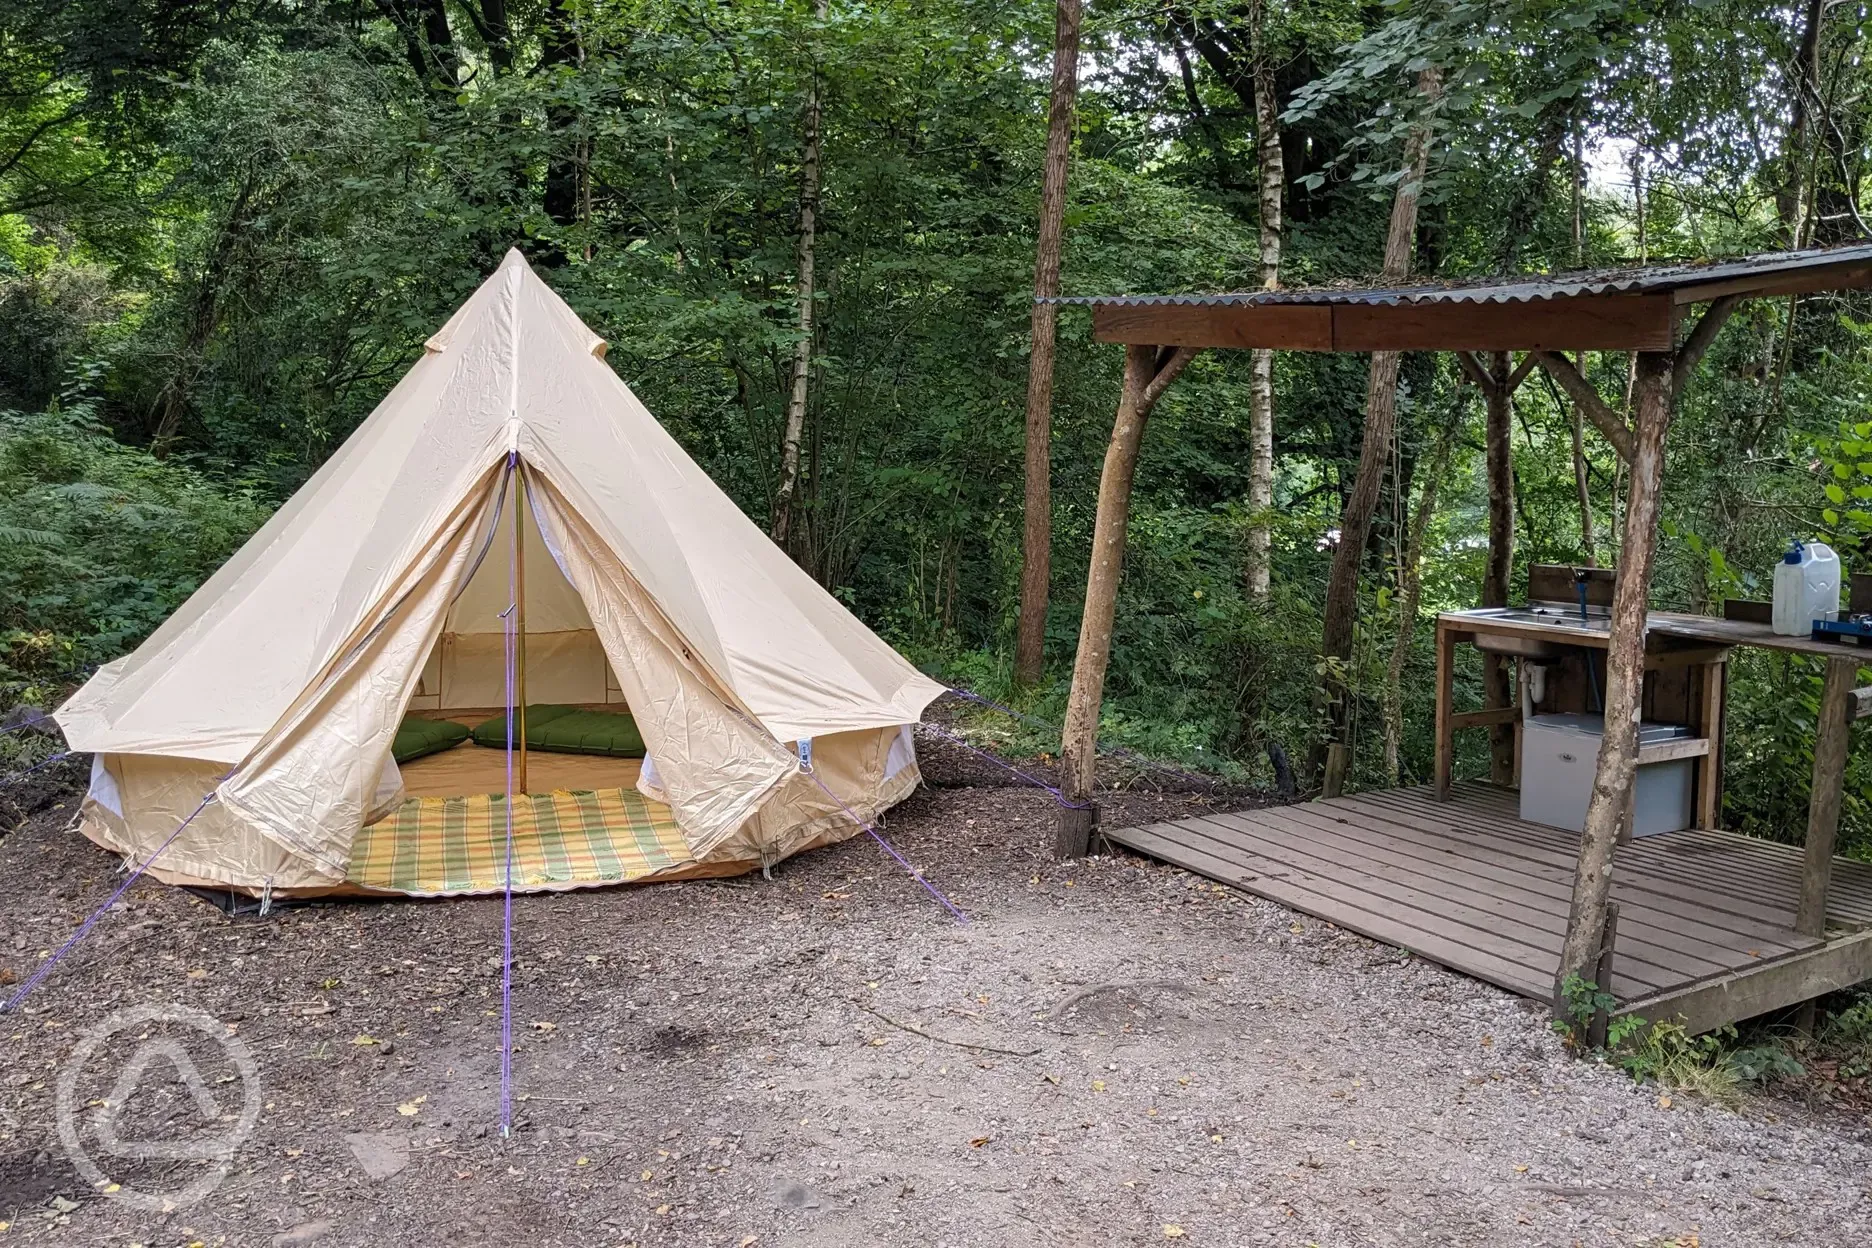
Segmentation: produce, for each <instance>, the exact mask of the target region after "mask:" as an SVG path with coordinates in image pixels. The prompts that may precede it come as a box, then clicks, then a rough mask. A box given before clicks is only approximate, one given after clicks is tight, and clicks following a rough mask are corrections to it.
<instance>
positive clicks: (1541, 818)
mask: <svg viewBox="0 0 1872 1248" xmlns="http://www.w3.org/2000/svg"><path fill="white" fill-rule="evenodd" d="M1604 735H1605V718H1604V716H1601V715H1575V714H1567V715H1535V716H1532V717H1530V718H1528V719H1525V720H1523V721H1522V723H1521V817H1522V818H1523V819H1525V820H1527V821H1528V822H1529V823H1544V824H1546V825H1547V826H1548V827H1552V828H1565V829H1567V830H1568V831H1569V832H1578V831H1580V830H1581V829H1582V828H1584V827H1585V826H1586V804H1587V803H1588V802H1589V801H1591V800H1592V784H1593V773H1594V772H1595V771H1597V770H1598V767H1599V742H1600V739H1601V738H1602V737H1603V736H1604ZM1689 735H1690V730H1689V729H1688V728H1685V727H1683V726H1682V725H1681V724H1640V725H1639V726H1638V743H1639V744H1640V745H1641V746H1642V745H1654V744H1656V743H1657V742H1660V741H1674V740H1676V739H1678V738H1680V737H1687V736H1689ZM1694 762H1695V760H1694V759H1689V758H1679V759H1673V760H1671V761H1670V762H1667V763H1650V764H1647V765H1646V766H1643V767H1640V768H1639V769H1638V792H1637V796H1636V800H1635V801H1634V802H1633V803H1632V835H1633V836H1654V835H1656V834H1657V833H1659V832H1676V831H1678V830H1679V829H1682V828H1687V827H1689V826H1690V818H1691V816H1690V795H1691V788H1692V784H1693V782H1694V777H1695V768H1694Z"/></svg>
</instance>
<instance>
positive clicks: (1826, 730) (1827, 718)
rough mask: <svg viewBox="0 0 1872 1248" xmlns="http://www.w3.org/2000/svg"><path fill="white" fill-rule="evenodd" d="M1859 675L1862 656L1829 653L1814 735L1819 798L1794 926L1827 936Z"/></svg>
mask: <svg viewBox="0 0 1872 1248" xmlns="http://www.w3.org/2000/svg"><path fill="white" fill-rule="evenodd" d="M1858 678H1859V660H1858V659H1857V658H1837V659H1834V658H1829V659H1828V660H1827V661H1826V681H1825V684H1824V685H1822V687H1821V692H1820V732H1819V735H1818V736H1817V737H1816V738H1815V740H1814V765H1813V801H1812V803H1811V804H1810V805H1809V807H1808V809H1807V845H1806V851H1805V854H1804V862H1803V865H1802V869H1801V891H1800V905H1799V908H1798V909H1797V910H1796V911H1795V915H1794V930H1795V931H1797V932H1799V933H1800V934H1801V935H1803V936H1824V935H1826V916H1827V888H1828V885H1829V884H1830V883H1831V882H1832V878H1833V845H1834V841H1835V839H1836V838H1837V836H1838V834H1839V816H1840V795H1841V792H1842V790H1843V789H1844V788H1845V784H1846V747H1847V745H1848V743H1849V741H1850V739H1851V736H1852V721H1851V720H1849V719H1848V718H1847V703H1848V701H1849V700H1850V699H1851V697H1852V691H1853V685H1854V683H1855V682H1856V681H1857V680H1858Z"/></svg>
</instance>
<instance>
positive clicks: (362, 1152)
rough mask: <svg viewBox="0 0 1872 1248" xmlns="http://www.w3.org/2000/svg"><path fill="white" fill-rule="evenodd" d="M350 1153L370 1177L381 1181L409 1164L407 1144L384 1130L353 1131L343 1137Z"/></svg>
mask: <svg viewBox="0 0 1872 1248" xmlns="http://www.w3.org/2000/svg"><path fill="white" fill-rule="evenodd" d="M344 1139H345V1143H346V1144H348V1145H350V1147H351V1155H352V1156H353V1157H355V1158H357V1163H358V1165H360V1166H362V1167H363V1168H364V1173H365V1174H366V1175H368V1176H369V1177H370V1178H371V1179H373V1180H376V1181H379V1182H381V1181H382V1180H384V1179H387V1178H389V1177H390V1176H391V1175H393V1174H397V1173H399V1172H400V1171H401V1170H402V1169H403V1167H405V1166H407V1165H409V1144H408V1142H407V1141H406V1140H404V1139H403V1137H402V1136H398V1135H391V1134H389V1133H386V1132H363V1131H361V1132H355V1133H353V1134H350V1135H347V1136H345V1137H344Z"/></svg>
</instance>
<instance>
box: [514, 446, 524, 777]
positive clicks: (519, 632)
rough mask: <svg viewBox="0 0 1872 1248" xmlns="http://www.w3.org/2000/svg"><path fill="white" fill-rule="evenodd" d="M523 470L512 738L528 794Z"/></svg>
mask: <svg viewBox="0 0 1872 1248" xmlns="http://www.w3.org/2000/svg"><path fill="white" fill-rule="evenodd" d="M526 509H527V494H526V469H525V468H524V467H517V468H516V469H515V471H514V527H513V540H514V633H515V642H514V668H515V676H514V690H515V693H514V723H515V732H514V736H515V738H516V739H517V743H518V745H519V752H520V758H519V777H520V792H522V793H525V792H527V740H526V701H527V699H526Z"/></svg>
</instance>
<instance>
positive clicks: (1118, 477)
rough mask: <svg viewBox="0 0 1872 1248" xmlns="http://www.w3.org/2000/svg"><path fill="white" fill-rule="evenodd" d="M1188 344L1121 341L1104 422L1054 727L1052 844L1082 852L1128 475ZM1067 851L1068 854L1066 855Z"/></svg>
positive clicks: (1090, 814) (1127, 507)
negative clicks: (1071, 643) (1068, 679)
mask: <svg viewBox="0 0 1872 1248" xmlns="http://www.w3.org/2000/svg"><path fill="white" fill-rule="evenodd" d="M1194 354H1195V352H1194V351H1191V350H1189V349H1188V348H1178V349H1175V350H1172V349H1170V348H1166V347H1152V346H1136V345H1133V346H1129V347H1126V348H1125V373H1124V392H1123V394H1122V396H1121V397H1120V398H1119V400H1118V415H1117V418H1116V419H1115V420H1114V421H1113V422H1112V436H1111V445H1110V446H1109V447H1107V448H1106V451H1105V469H1104V472H1103V473H1102V474H1101V475H1100V477H1099V494H1098V518H1097V520H1096V521H1095V522H1094V524H1093V528H1092V566H1091V567H1090V569H1088V570H1087V573H1086V600H1085V613H1084V615H1083V616H1081V618H1080V621H1079V652H1078V653H1077V654H1076V655H1075V656H1074V658H1073V681H1072V692H1071V693H1070V694H1069V695H1068V696H1067V699H1066V727H1065V731H1064V732H1063V733H1062V734H1061V749H1060V753H1061V762H1062V763H1063V764H1064V765H1063V767H1062V768H1061V771H1062V773H1063V776H1062V778H1063V787H1064V789H1065V793H1066V797H1067V799H1068V800H1069V801H1072V802H1075V803H1079V804H1080V808H1078V809H1075V808H1072V807H1065V806H1062V807H1061V808H1060V817H1059V836H1058V840H1057V845H1058V846H1059V847H1060V849H1061V851H1062V852H1063V853H1064V852H1066V851H1076V852H1079V853H1083V852H1085V851H1084V849H1083V848H1080V847H1082V846H1087V845H1089V843H1090V840H1091V832H1092V828H1093V826H1095V825H1096V823H1097V818H1098V815H1097V807H1096V806H1095V805H1093V803H1092V789H1093V783H1094V780H1095V779H1096V772H1097V761H1098V724H1099V704H1100V702H1101V700H1102V699H1103V698H1104V694H1105V670H1106V667H1107V666H1108V665H1109V663H1110V661H1111V630H1112V615H1113V613H1114V611H1115V610H1116V607H1117V602H1118V581H1119V578H1120V576H1121V575H1122V573H1123V570H1124V547H1125V526H1126V525H1127V524H1128V523H1129V522H1130V518H1131V482H1132V479H1133V478H1134V477H1135V476H1136V473H1137V457H1138V448H1139V446H1140V445H1142V444H1143V441H1144V426H1145V423H1146V422H1147V421H1148V420H1149V419H1150V413H1151V409H1152V408H1153V407H1155V406H1156V405H1157V400H1158V399H1160V398H1162V397H1163V393H1164V391H1165V390H1167V389H1169V388H1170V383H1171V382H1173V381H1175V380H1176V379H1177V374H1179V373H1181V372H1182V371H1183V368H1184V366H1185V365H1187V364H1188V363H1189V361H1190V359H1191V357H1192V356H1194ZM1068 856H1070V854H1069V855H1068Z"/></svg>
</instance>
